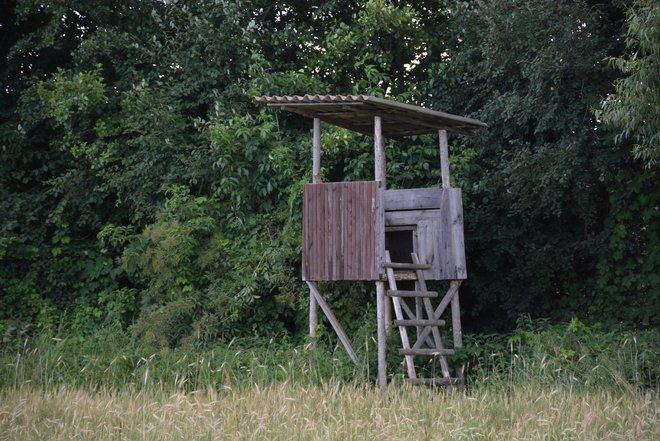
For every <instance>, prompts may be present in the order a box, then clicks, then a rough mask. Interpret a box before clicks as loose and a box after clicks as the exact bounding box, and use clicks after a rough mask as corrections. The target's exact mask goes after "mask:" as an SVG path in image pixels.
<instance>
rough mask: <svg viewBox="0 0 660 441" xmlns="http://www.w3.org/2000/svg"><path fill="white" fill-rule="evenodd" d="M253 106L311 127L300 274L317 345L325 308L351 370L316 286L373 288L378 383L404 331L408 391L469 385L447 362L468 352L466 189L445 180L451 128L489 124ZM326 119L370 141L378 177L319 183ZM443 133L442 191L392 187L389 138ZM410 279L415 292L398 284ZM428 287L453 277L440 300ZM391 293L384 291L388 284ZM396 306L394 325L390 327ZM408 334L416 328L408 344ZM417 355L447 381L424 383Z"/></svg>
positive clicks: (419, 114)
mask: <svg viewBox="0 0 660 441" xmlns="http://www.w3.org/2000/svg"><path fill="white" fill-rule="evenodd" d="M257 101H259V102H263V103H266V104H267V105H268V106H272V107H279V108H281V109H282V110H287V111H289V112H293V113H297V114H300V115H303V116H306V117H308V118H312V119H313V120H314V143H313V145H314V150H313V173H312V176H313V183H312V184H307V185H305V190H304V201H303V259H302V260H303V261H302V277H303V280H305V281H306V282H307V284H308V285H309V289H310V308H309V333H310V336H311V338H312V341H314V338H315V334H316V324H317V319H318V318H317V308H318V306H320V307H321V309H322V310H323V312H324V313H325V315H326V317H327V318H328V320H329V321H330V323H331V324H332V327H333V328H334V330H335V332H336V333H337V335H338V336H339V339H340V340H341V342H342V344H343V345H344V348H345V349H346V351H347V352H348V355H349V356H350V357H351V359H352V360H353V362H354V363H356V364H359V360H358V358H357V355H356V354H355V351H354V350H353V347H352V346H351V343H350V340H349V338H348V336H347V335H346V333H345V332H344V330H343V328H342V327H341V325H340V324H339V321H338V320H337V318H336V317H335V315H334V314H333V312H332V310H331V308H330V306H329V305H328V303H327V302H326V301H325V299H324V298H323V295H322V294H321V292H320V291H319V289H318V286H317V282H318V281H330V280H363V281H375V283H376V308H377V320H378V383H379V385H380V387H381V388H383V389H384V388H385V387H386V385H387V372H386V367H387V366H386V349H387V348H386V343H387V332H388V328H389V326H390V325H391V324H393V325H394V326H397V327H398V328H399V332H400V334H401V343H402V346H403V348H401V349H399V354H401V355H402V356H403V357H404V362H405V366H406V371H407V374H408V380H409V381H410V382H411V383H412V384H433V385H453V384H462V383H463V374H462V371H461V370H460V369H459V370H458V372H457V373H456V374H455V375H454V376H453V377H452V376H451V373H450V370H449V364H448V362H447V356H449V355H452V354H454V353H455V350H456V349H458V348H460V347H462V345H463V341H462V334H461V318H460V306H459V299H458V289H459V286H460V285H461V282H462V281H463V280H465V279H466V278H467V271H466V268H465V248H464V243H463V207H462V203H461V190H460V188H451V186H450V183H449V159H448V148H447V131H457V132H461V133H470V132H473V131H475V130H478V129H483V128H485V127H486V124H484V123H482V122H480V121H477V120H474V119H470V118H465V117H461V116H456V115H450V114H447V113H442V112H436V111H433V110H429V109H425V108H422V107H419V106H413V105H409V104H404V103H399V102H395V101H390V100H386V99H382V98H376V97H372V96H365V95H358V96H354V95H351V96H333V95H305V96H262V97H258V98H257ZM321 121H324V122H327V123H330V124H335V125H338V126H341V127H344V128H347V129H349V130H354V131H357V132H361V133H366V134H368V135H373V137H374V156H375V180H374V181H366V182H334V183H321V176H320V162H321ZM429 133H438V135H439V138H440V140H439V144H440V171H441V175H442V188H414V189H405V190H387V177H386V173H385V148H384V141H385V138H394V139H399V138H402V137H405V136H409V135H422V134H429ZM401 280H409V281H414V283H415V289H414V290H401V289H397V281H401ZM426 280H447V281H449V286H448V289H447V291H446V292H445V293H444V295H443V296H442V298H441V299H440V302H439V303H438V304H437V305H436V306H434V305H433V303H432V299H438V298H440V297H439V294H438V292H434V291H428V290H427V288H426ZM386 283H387V284H388V288H387V289H386V288H385V284H386ZM450 305H451V307H450V310H451V329H452V335H453V348H451V349H450V348H446V347H445V345H444V344H443V341H442V334H443V332H444V331H442V330H441V328H442V327H443V326H444V325H445V320H442V319H441V318H442V316H443V314H444V313H445V311H446V310H447V308H448V307H449V306H450ZM392 307H393V309H394V313H395V316H396V319H395V320H394V321H392V317H391V314H392V313H391V311H392ZM409 328H414V329H415V331H414V332H413V333H412V339H411V336H410V335H409V331H408V329H409ZM416 356H437V357H438V358H439V361H440V368H441V371H442V377H440V378H418V377H417V374H416V370H415V363H414V361H415V360H414V359H415V357H416Z"/></svg>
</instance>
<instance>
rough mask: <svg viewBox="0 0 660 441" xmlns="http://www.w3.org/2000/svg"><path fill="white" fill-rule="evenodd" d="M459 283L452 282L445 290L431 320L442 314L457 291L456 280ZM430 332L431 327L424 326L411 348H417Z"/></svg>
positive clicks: (438, 317) (458, 285)
mask: <svg viewBox="0 0 660 441" xmlns="http://www.w3.org/2000/svg"><path fill="white" fill-rule="evenodd" d="M458 282H459V283H456V284H453V285H452V286H450V287H449V290H447V293H446V294H445V296H444V297H443V298H442V301H441V302H440V304H439V305H438V307H437V308H436V309H435V312H434V313H433V317H432V319H433V320H438V319H440V316H441V315H442V313H443V312H445V309H447V306H449V303H451V301H452V299H453V298H454V296H455V295H456V293H457V292H458V288H459V287H460V286H461V283H460V282H461V281H460V280H459V281H458ZM430 333H431V329H429V328H424V330H423V331H422V333H421V334H420V335H419V338H418V339H417V341H416V342H415V344H414V345H413V347H412V349H419V348H420V347H421V346H422V344H423V343H424V341H425V340H426V337H428V335H429V334H430Z"/></svg>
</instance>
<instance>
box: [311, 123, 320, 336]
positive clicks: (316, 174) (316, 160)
mask: <svg viewBox="0 0 660 441" xmlns="http://www.w3.org/2000/svg"><path fill="white" fill-rule="evenodd" d="M320 182H321V120H320V119H318V118H314V142H313V151H312V183H314V184H318V183H320ZM318 322H319V318H318V304H317V302H316V298H315V297H314V293H313V292H312V289H311V287H310V290H309V339H310V341H311V345H312V348H314V347H316V325H317V324H318Z"/></svg>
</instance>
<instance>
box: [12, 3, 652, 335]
mask: <svg viewBox="0 0 660 441" xmlns="http://www.w3.org/2000/svg"><path fill="white" fill-rule="evenodd" d="M635 7H636V9H632V10H631V11H630V12H629V11H628V10H627V5H626V4H625V3H624V2H618V1H615V2H599V1H595V0H591V1H586V0H584V1H578V2H574V1H558V2H552V3H548V2H545V1H541V0H527V1H525V2H517V1H512V0H478V1H473V2H455V1H445V2H435V1H415V2H413V1H388V0H363V1H357V2H355V1H344V0H326V1H323V2H317V4H315V5H310V4H309V2H307V1H300V0H291V1H286V2H285V1H283V0H277V1H267V0H237V1H231V2H225V1H219V0H218V1H212V0H203V1H197V2H184V1H169V2H161V1H156V0H153V1H144V0H132V1H124V0H122V1H120V0H111V1H106V0H103V1H101V0H90V1H86V2H74V1H67V0H61V1H51V2H40V1H36V0H14V1H9V2H3V4H2V6H0V30H1V35H2V36H1V38H0V54H1V64H0V81H2V90H1V91H0V99H1V100H2V101H1V105H0V335H4V339H5V340H11V339H12V338H13V337H14V336H16V335H18V334H20V333H23V332H29V331H30V330H31V329H33V328H35V327H36V328H38V329H41V330H45V331H55V332H66V333H69V335H77V336H83V335H86V334H90V333H93V332H94V331H96V330H98V329H100V328H105V327H113V326H117V327H121V328H124V329H130V330H131V332H132V333H133V335H134V336H137V337H139V339H141V340H143V341H145V342H147V343H149V344H152V343H153V344H155V345H159V346H162V347H175V346H177V345H181V344H204V343H208V342H211V341H215V340H217V339H223V340H226V341H229V340H230V339H231V338H233V337H234V336H250V335H262V336H263V335H274V334H278V335H284V334H288V335H292V336H294V337H300V336H302V335H303V334H304V330H305V329H306V328H305V326H304V322H305V314H306V313H305V310H306V302H307V291H306V289H305V287H304V285H303V284H302V283H301V282H300V274H299V268H300V240H301V239H300V232H301V231H300V229H301V226H300V218H301V194H302V186H303V184H304V183H305V182H309V181H310V174H311V171H310V169H311V167H310V163H311V158H310V156H311V155H310V154H309V151H310V150H311V137H310V127H311V122H310V121H308V120H304V119H302V118H298V117H295V116H292V115H286V114H283V113H277V112H273V111H271V110H268V109H266V108H264V107H262V106H258V105H256V103H255V102H254V100H253V98H254V96H257V95H261V94H304V93H363V94H373V95H379V96H387V97H390V98H392V99H398V100H405V101H408V102H415V103H419V104H422V105H426V106H430V107H432V108H436V109H440V110H443V111H448V112H453V113H458V114H465V115H471V116H474V117H478V118H479V119H481V120H483V121H485V122H486V123H488V124H489V126H490V128H489V130H487V131H485V132H484V133H482V134H480V135H478V136H475V137H472V138H465V137H460V136H456V137H453V138H452V145H451V150H452V172H453V176H452V177H453V179H454V184H455V185H458V186H460V187H462V189H463V192H464V197H465V219H466V238H467V240H468V250H467V251H468V267H469V273H470V279H469V280H468V281H467V283H466V284H465V285H464V286H465V289H464V291H463V292H464V294H463V296H462V299H461V300H462V302H463V304H464V306H465V308H464V311H465V315H466V322H467V326H468V328H472V329H475V330H476V329H480V330H484V329H495V330H503V329H511V328H512V327H513V325H514V323H515V318H516V317H517V316H518V315H519V314H521V313H526V314H529V315H531V316H532V317H551V318H553V319H558V320H568V319H570V318H571V317H573V316H577V317H580V318H581V319H583V320H584V321H585V322H586V323H592V324H593V323H597V322H599V323H603V324H604V325H613V324H616V323H623V324H624V325H626V326H637V327H654V326H657V325H658V324H659V322H658V320H659V318H658V317H660V296H659V295H658V294H659V293H660V276H659V275H658V274H659V273H660V271H659V268H658V266H659V265H658V264H659V262H660V240H659V238H658V232H659V231H658V230H659V228H658V225H659V223H658V217H659V216H660V212H659V210H658V206H659V204H660V186H658V181H657V168H656V167H655V165H654V161H655V160H654V159H653V158H655V157H656V156H657V140H658V133H659V132H660V125H659V124H658V118H657V112H658V102H657V95H658V87H657V77H658V75H655V74H654V73H656V72H657V57H658V51H657V48H658V44H659V43H658V34H657V26H655V25H654V23H657V6H654V4H653V2H644V1H638V2H636V3H635ZM645 8H646V9H645ZM647 9H648V14H649V15H644V14H647V12H645V11H646V10H647ZM653 14H654V15H653ZM626 35H627V36H628V39H627V40H625V36H626ZM636 54H638V55H636ZM608 59H609V60H615V61H614V64H615V65H616V66H618V67H619V70H617V69H614V68H613V67H612V66H610V65H609V64H608V61H607V60H608ZM640 90H642V91H644V90H646V91H649V92H650V93H649V94H647V93H641V94H640V92H639V91H640ZM612 94H616V95H612ZM606 97H608V98H606ZM616 97H618V98H616ZM641 99H646V100H648V101H646V102H645V104H644V105H645V106H647V107H645V108H646V109H648V112H646V113H645V115H641V116H640V114H638V113H635V112H634V110H635V109H639V107H638V104H637V103H638V101H639V100H641ZM603 100H606V101H605V102H606V103H609V104H608V105H607V106H606V109H605V111H606V116H603V118H605V119H606V121H607V122H608V124H607V125H604V124H602V123H601V119H599V118H600V117H599V116H598V115H600V114H599V113H598V112H597V111H598V109H600V107H601V102H602V101H603ZM612 103H620V105H617V106H615V105H614V104H612ZM640 118H641V119H640ZM621 130H623V131H624V132H623V133H624V134H623V135H622V133H621ZM323 136H324V141H323V142H324V151H323V155H324V157H323V169H322V174H323V175H324V177H325V178H326V179H328V180H334V181H339V180H349V179H350V180H357V179H370V178H371V177H372V173H373V171H372V170H373V159H372V155H371V147H370V146H371V140H370V139H369V138H367V137H365V136H362V135H357V134H354V133H349V132H347V131H344V130H342V129H339V128H335V127H329V126H324V132H323ZM386 148H387V154H388V174H389V176H390V185H391V186H395V187H396V186H419V187H422V186H431V185H437V183H438V180H439V172H438V170H437V168H438V167H437V162H438V159H437V147H436V140H434V139H433V138H432V137H418V138H414V139H410V140H406V141H402V142H398V143H393V142H388V144H387V146H386ZM633 149H634V151H635V152H637V154H638V156H640V157H641V159H643V161H639V160H636V159H635V158H634V157H633ZM654 149H655V150H654ZM654 152H655V153H654ZM654 155H656V156H654ZM328 288H329V291H328V295H329V297H330V300H331V302H332V303H333V307H334V308H336V309H337V310H338V314H340V315H342V316H343V317H346V318H347V319H346V322H345V324H346V325H347V326H348V327H349V328H351V330H353V331H356V330H359V331H360V332H362V333H364V335H367V334H368V331H371V330H372V329H371V327H372V326H373V325H372V324H371V322H372V321H373V320H364V319H365V317H369V315H370V314H373V312H372V309H373V308H370V307H368V306H365V305H369V303H370V302H372V301H373V300H372V297H373V293H372V291H373V290H372V287H371V286H367V285H359V284H357V285H356V284H350V285H349V284H336V285H333V286H332V287H328Z"/></svg>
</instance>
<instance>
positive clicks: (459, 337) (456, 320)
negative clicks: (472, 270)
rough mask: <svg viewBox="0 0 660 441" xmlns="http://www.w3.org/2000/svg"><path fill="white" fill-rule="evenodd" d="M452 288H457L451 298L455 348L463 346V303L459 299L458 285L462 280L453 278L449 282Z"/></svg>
mask: <svg viewBox="0 0 660 441" xmlns="http://www.w3.org/2000/svg"><path fill="white" fill-rule="evenodd" d="M449 284H450V286H451V287H452V288H454V287H455V288H456V294H454V297H453V298H452V299H451V329H452V332H453V334H454V348H462V347H463V331H462V330H461V304H460V302H459V300H458V287H459V286H460V284H461V282H460V281H458V280H452V281H451V282H449Z"/></svg>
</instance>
